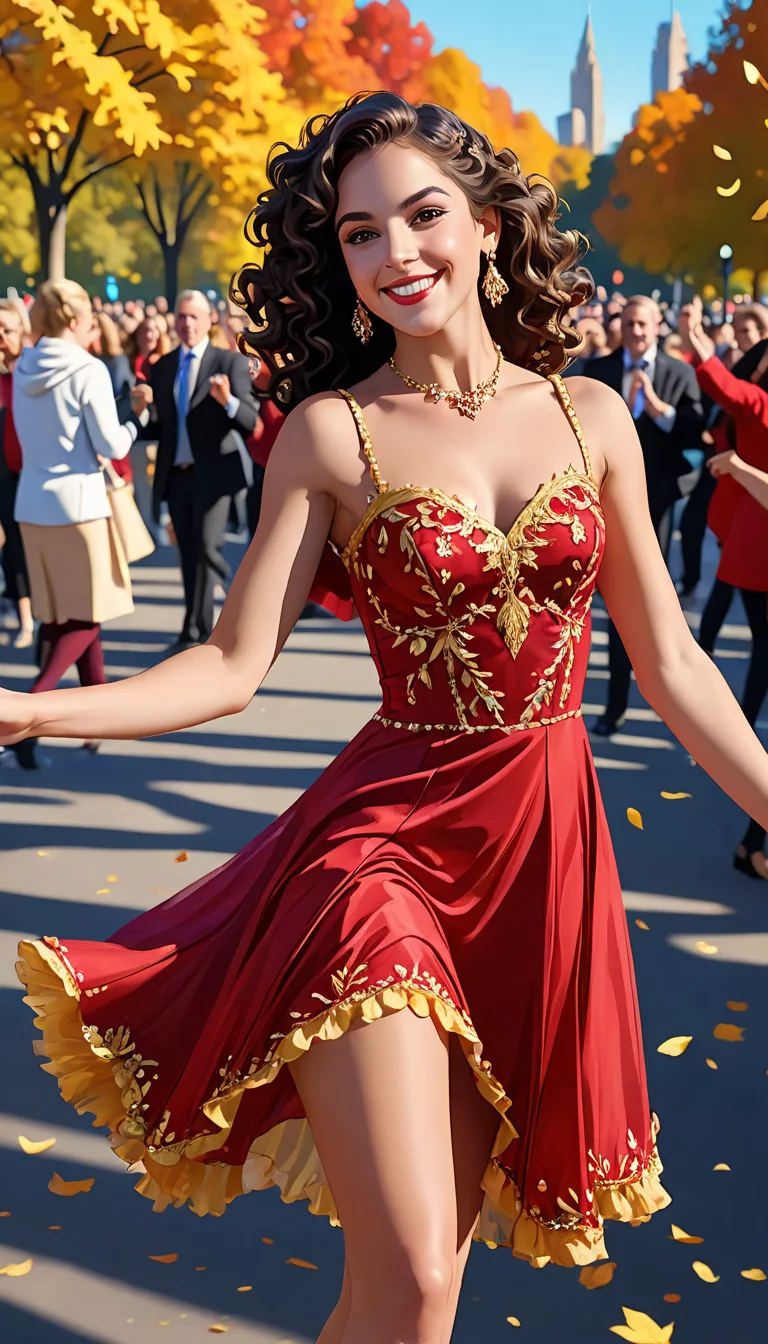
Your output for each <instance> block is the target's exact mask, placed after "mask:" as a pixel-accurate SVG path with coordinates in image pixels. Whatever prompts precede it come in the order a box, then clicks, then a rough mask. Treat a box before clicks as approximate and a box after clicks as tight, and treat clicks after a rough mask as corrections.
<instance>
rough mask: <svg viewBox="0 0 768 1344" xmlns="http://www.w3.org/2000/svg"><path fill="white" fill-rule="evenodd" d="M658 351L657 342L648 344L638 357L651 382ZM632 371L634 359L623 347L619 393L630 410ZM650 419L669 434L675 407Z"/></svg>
mask: <svg viewBox="0 0 768 1344" xmlns="http://www.w3.org/2000/svg"><path fill="white" fill-rule="evenodd" d="M658 353H659V347H658V344H656V345H649V346H648V349H647V350H646V352H645V354H644V355H641V356H640V358H641V359H642V360H643V361H644V363H645V365H646V369H645V372H646V373H647V374H648V377H649V378H650V380H651V382H653V380H654V377H655V375H656V356H657V354H658ZM638 362H639V361H638ZM634 371H635V361H634V360H633V359H632V356H631V355H630V353H629V351H628V350H627V349H626V347H625V348H624V376H623V378H622V380H621V395H622V397H623V398H624V400H625V402H626V403H627V405H628V406H629V409H630V411H631V410H632V406H631V405H630V401H629V389H630V388H631V386H632V377H633V374H634ZM651 419H652V420H653V422H654V424H655V425H658V426H659V429H663V430H664V431H665V432H666V433H667V434H669V432H670V430H671V429H672V428H673V426H674V423H675V420H676V419H677V407H676V406H669V407H668V408H667V410H666V411H664V412H663V413H662V414H661V415H654V416H652V417H651Z"/></svg>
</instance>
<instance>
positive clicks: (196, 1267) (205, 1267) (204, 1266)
mask: <svg viewBox="0 0 768 1344" xmlns="http://www.w3.org/2000/svg"><path fill="white" fill-rule="evenodd" d="M207 1268H208V1266H207V1265H195V1269H196V1270H197V1271H198V1273H199V1272H200V1270H201V1269H207Z"/></svg>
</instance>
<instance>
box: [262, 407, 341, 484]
mask: <svg viewBox="0 0 768 1344" xmlns="http://www.w3.org/2000/svg"><path fill="white" fill-rule="evenodd" d="M276 449H277V450H278V451H276V452H274V453H273V454H272V456H271V457H270V462H271V461H272V457H276V458H278V459H279V460H280V461H281V463H282V468H283V470H284V471H285V472H288V473H289V474H290V475H292V476H294V477H301V478H302V479H304V480H305V481H307V483H312V484H314V485H316V486H317V485H318V484H319V485H320V486H321V488H323V489H327V488H329V487H332V486H333V482H334V480H336V479H338V477H339V476H340V475H341V476H345V475H348V474H349V469H350V463H352V462H354V461H355V460H356V459H357V457H358V452H359V437H358V433H357V428H356V425H355V421H354V418H353V416H352V414H351V412H350V409H349V406H348V405H347V403H346V402H345V400H344V398H343V397H342V396H341V395H340V394H339V393H338V392H316V393H313V395H312V396H309V397H306V398H305V399H304V401H301V402H299V405H298V406H295V407H294V408H293V410H292V411H290V412H289V413H288V415H287V416H286V419H285V423H284V424H283V425H282V426H281V428H280V433H279V436H278V443H277V444H276Z"/></svg>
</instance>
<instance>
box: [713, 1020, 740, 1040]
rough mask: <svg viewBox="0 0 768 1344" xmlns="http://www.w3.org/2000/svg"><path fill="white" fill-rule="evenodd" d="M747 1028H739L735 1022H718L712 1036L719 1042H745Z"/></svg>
mask: <svg viewBox="0 0 768 1344" xmlns="http://www.w3.org/2000/svg"><path fill="white" fill-rule="evenodd" d="M745 1030H746V1028H745V1027H737V1026H736V1023H735V1022H718V1024H717V1026H716V1027H715V1030H714V1031H713V1032H712V1035H713V1036H714V1037H715V1040H718V1041H743V1040H744V1032H745Z"/></svg>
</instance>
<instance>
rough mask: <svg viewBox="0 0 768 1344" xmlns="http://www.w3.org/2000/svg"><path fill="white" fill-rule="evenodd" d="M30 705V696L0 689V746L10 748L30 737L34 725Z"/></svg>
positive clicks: (31, 702)
mask: <svg viewBox="0 0 768 1344" xmlns="http://www.w3.org/2000/svg"><path fill="white" fill-rule="evenodd" d="M32 705H33V700H32V696H31V695H29V694H26V693H25V692H22V691H6V690H4V689H3V688H2V687H0V746H3V747H10V746H12V744H13V743H14V742H21V741H22V740H23V738H25V737H29V736H30V734H31V733H32V731H33V728H34V723H35V716H34V714H33V712H32Z"/></svg>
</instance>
